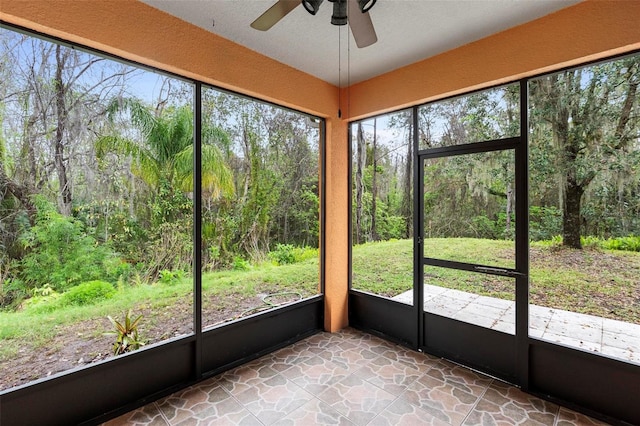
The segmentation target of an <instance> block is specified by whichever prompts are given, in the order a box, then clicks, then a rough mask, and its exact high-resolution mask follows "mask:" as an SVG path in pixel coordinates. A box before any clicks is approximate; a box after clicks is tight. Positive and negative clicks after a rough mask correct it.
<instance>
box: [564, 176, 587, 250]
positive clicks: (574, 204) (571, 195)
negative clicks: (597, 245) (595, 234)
mask: <svg viewBox="0 0 640 426" xmlns="http://www.w3.org/2000/svg"><path fill="white" fill-rule="evenodd" d="M583 193H584V188H583V187H582V186H581V185H579V184H578V183H577V182H576V180H575V176H572V175H571V174H569V176H567V181H566V186H565V189H564V203H563V215H562V244H563V245H565V246H567V247H572V248H576V249H581V248H582V244H581V242H580V202H581V200H582V194H583Z"/></svg>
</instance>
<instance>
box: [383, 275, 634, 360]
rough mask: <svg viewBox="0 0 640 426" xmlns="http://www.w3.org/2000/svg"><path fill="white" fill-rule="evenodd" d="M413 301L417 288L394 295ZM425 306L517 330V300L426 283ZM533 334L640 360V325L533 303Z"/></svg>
mask: <svg viewBox="0 0 640 426" xmlns="http://www.w3.org/2000/svg"><path fill="white" fill-rule="evenodd" d="M393 299H394V300H397V301H399V302H402V303H408V304H411V303H413V290H412V291H408V292H405V293H402V294H400V295H398V296H396V297H394V298H393ZM424 310H425V311H426V312H431V313H434V314H438V315H443V316H447V317H449V318H453V319H457V320H460V321H464V322H468V323H471V324H476V325H480V326H483V327H487V328H491V329H493V330H498V331H502V332H505V333H511V334H515V331H516V326H515V323H516V310H515V302H512V301H509V300H501V299H496V298H493V297H487V296H479V295H477V294H473V293H467V292H464V291H460V290H453V289H448V288H444V287H438V286H434V285H428V284H425V286H424ZM529 335H530V336H531V337H534V338H537V339H542V340H548V341H550V342H554V343H559V344H562V345H566V346H571V347H576V348H580V349H584V350H588V351H592V352H598V353H602V354H603V355H606V356H609V357H612V358H619V359H622V360H624V361H628V362H631V363H633V364H640V325H638V324H630V323H627V322H622V321H615V320H612V319H608V318H602V317H597V316H594V315H586V314H580V313H576V312H569V311H563V310H561V309H552V308H546V307H543V306H536V305H531V306H530V307H529Z"/></svg>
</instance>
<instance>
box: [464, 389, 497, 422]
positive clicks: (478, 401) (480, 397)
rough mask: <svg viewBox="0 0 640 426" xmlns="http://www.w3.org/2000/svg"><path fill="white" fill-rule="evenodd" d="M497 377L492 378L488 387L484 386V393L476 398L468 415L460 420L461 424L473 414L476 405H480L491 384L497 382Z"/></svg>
mask: <svg viewBox="0 0 640 426" xmlns="http://www.w3.org/2000/svg"><path fill="white" fill-rule="evenodd" d="M495 380H496V379H494V378H492V379H491V381H490V382H489V384H488V385H487V387H486V388H484V390H483V391H482V394H481V395H479V396H478V399H476V402H474V403H473V407H471V409H470V410H469V412H468V413H467V415H466V416H464V419H462V421H461V422H460V424H461V425H463V424H464V422H466V421H467V419H468V418H469V416H470V415H471V413H473V411H474V410H475V409H476V407H477V406H478V404H479V403H480V401H482V398H484V396H485V395H486V393H487V390H489V388H490V387H491V385H492V384H493V383H494V382H495Z"/></svg>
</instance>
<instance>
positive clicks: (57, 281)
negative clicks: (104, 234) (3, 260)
mask: <svg viewBox="0 0 640 426" xmlns="http://www.w3.org/2000/svg"><path fill="white" fill-rule="evenodd" d="M21 242H22V244H23V246H24V248H25V250H26V252H27V254H26V255H25V256H24V257H23V259H22V260H21V261H20V264H19V267H20V278H21V280H22V281H23V282H24V283H25V285H26V286H27V288H36V287H42V286H44V285H45V284H50V285H51V287H53V288H54V289H55V290H56V291H64V290H66V289H69V288H71V287H74V286H76V285H78V284H80V283H82V282H85V281H90V280H97V279H104V278H106V277H108V275H109V271H108V270H107V269H109V267H110V264H111V263H113V262H111V261H112V260H113V259H114V258H115V255H114V253H113V252H112V251H111V250H110V249H109V248H108V247H107V246H105V245H100V244H98V243H97V242H96V240H95V239H94V238H93V237H91V236H90V235H87V233H86V232H85V229H84V225H83V224H82V223H81V222H80V221H78V220H76V219H74V218H72V217H66V216H63V215H61V214H59V213H57V212H56V211H55V210H53V209H52V208H51V206H48V205H47V204H45V203H42V202H41V203H39V205H38V217H37V221H36V224H35V226H33V227H32V228H31V229H30V230H29V231H27V232H26V233H25V234H24V235H23V237H22V239H21Z"/></svg>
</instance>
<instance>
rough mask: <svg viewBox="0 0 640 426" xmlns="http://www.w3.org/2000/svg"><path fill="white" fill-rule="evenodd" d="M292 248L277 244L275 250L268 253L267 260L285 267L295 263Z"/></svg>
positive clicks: (287, 245) (289, 245)
mask: <svg viewBox="0 0 640 426" xmlns="http://www.w3.org/2000/svg"><path fill="white" fill-rule="evenodd" d="M293 251H294V247H293V246H292V245H291V244H278V245H276V249H275V250H274V251H272V252H270V253H269V258H270V259H271V260H272V261H274V262H275V263H276V264H278V265H286V264H290V263H294V262H295V261H296V258H295V255H294V252H293Z"/></svg>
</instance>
